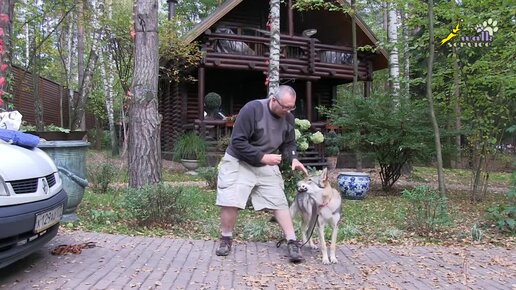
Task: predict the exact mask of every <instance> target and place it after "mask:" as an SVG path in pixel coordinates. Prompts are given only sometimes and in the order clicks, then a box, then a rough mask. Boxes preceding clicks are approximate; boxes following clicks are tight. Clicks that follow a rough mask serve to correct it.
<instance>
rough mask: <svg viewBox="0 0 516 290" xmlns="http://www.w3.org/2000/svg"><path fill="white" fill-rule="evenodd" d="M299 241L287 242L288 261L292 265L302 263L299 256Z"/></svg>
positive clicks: (301, 257) (301, 258)
mask: <svg viewBox="0 0 516 290" xmlns="http://www.w3.org/2000/svg"><path fill="white" fill-rule="evenodd" d="M299 244H300V243H299V241H296V240H289V241H288V243H287V249H288V257H289V261H290V262H292V263H301V262H303V261H304V259H303V256H302V255H301V246H300V245H299Z"/></svg>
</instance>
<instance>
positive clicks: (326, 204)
mask: <svg viewBox="0 0 516 290" xmlns="http://www.w3.org/2000/svg"><path fill="white" fill-rule="evenodd" d="M330 201H331V197H330V199H329V200H328V201H326V202H325V203H323V204H321V205H319V208H323V207H326V206H328V204H330Z"/></svg>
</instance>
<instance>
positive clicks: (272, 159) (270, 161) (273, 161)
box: [260, 154, 281, 165]
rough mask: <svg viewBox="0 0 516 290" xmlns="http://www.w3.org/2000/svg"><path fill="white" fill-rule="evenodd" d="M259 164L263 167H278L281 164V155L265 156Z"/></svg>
mask: <svg viewBox="0 0 516 290" xmlns="http://www.w3.org/2000/svg"><path fill="white" fill-rule="evenodd" d="M260 162H261V163H263V164H265V165H278V164H280V163H281V154H265V155H263V157H262V160H260Z"/></svg>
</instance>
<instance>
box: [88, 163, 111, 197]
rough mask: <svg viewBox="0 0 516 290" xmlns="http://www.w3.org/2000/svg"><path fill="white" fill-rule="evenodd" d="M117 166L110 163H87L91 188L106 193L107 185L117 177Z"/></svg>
mask: <svg viewBox="0 0 516 290" xmlns="http://www.w3.org/2000/svg"><path fill="white" fill-rule="evenodd" d="M117 171H118V168H117V167H116V166H114V165H113V164H111V163H101V164H93V165H88V169H87V172H88V181H89V182H90V184H91V186H92V189H93V190H94V191H98V192H100V193H106V192H107V190H108V188H109V185H110V184H111V183H113V181H114V180H115V178H116V177H117V174H118V173H117Z"/></svg>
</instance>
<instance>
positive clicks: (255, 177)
mask: <svg viewBox="0 0 516 290" xmlns="http://www.w3.org/2000/svg"><path fill="white" fill-rule="evenodd" d="M249 196H251V201H252V203H253V207H254V209H255V210H261V209H265V208H267V209H286V208H288V202H287V198H286V196H285V193H284V183H283V177H282V176H281V172H280V170H279V167H278V166H277V165H274V166H269V165H265V166H261V167H254V166H251V165H249V164H247V163H246V162H244V161H240V160H238V159H237V158H235V157H233V156H231V155H229V154H227V153H226V154H225V155H224V157H223V158H222V160H221V161H220V164H219V176H218V179H217V202H216V205H218V206H229V207H238V208H241V209H244V208H245V206H246V203H247V199H248V198H249Z"/></svg>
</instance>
